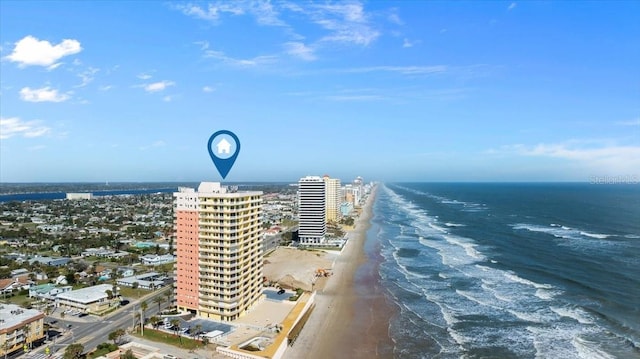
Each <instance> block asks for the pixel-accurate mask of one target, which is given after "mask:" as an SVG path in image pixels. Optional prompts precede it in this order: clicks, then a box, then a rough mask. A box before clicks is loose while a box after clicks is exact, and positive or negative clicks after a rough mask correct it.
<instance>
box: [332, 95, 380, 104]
mask: <svg viewBox="0 0 640 359" xmlns="http://www.w3.org/2000/svg"><path fill="white" fill-rule="evenodd" d="M383 99H384V97H382V96H379V95H334V96H327V100H332V101H341V102H348V101H357V102H362V101H380V100H383Z"/></svg>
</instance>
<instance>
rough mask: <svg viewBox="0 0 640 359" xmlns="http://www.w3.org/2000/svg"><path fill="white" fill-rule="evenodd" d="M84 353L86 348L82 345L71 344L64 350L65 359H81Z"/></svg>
mask: <svg viewBox="0 0 640 359" xmlns="http://www.w3.org/2000/svg"><path fill="white" fill-rule="evenodd" d="M82 352H84V346H83V345H82V344H80V343H73V344H69V346H67V348H66V349H65V350H64V356H63V358H64V359H80V358H82Z"/></svg>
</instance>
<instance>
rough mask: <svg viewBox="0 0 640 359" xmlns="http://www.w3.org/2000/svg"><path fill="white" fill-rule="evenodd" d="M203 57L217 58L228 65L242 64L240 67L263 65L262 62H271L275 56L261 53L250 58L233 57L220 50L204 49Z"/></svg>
mask: <svg viewBox="0 0 640 359" xmlns="http://www.w3.org/2000/svg"><path fill="white" fill-rule="evenodd" d="M204 57H205V58H212V59H217V60H220V61H222V62H224V63H226V64H229V65H234V66H242V67H248V66H258V65H264V64H267V63H271V62H273V61H274V60H275V58H276V57H275V56H270V55H263V56H256V57H254V58H252V59H235V58H233V57H229V56H227V55H225V53H224V52H222V51H216V50H207V51H205V52H204Z"/></svg>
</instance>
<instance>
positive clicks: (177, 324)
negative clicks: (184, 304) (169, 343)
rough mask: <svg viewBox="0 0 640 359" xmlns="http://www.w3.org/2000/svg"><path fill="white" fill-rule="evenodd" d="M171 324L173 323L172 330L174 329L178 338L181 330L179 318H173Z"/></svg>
mask: <svg viewBox="0 0 640 359" xmlns="http://www.w3.org/2000/svg"><path fill="white" fill-rule="evenodd" d="M169 323H171V328H173V332H174V334H175V335H176V336H177V335H178V331H179V330H180V321H179V320H178V319H177V318H173V319H171V321H170V322H169Z"/></svg>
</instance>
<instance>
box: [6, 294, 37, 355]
mask: <svg viewBox="0 0 640 359" xmlns="http://www.w3.org/2000/svg"><path fill="white" fill-rule="evenodd" d="M43 337H44V313H42V312H40V311H38V310H35V309H24V308H22V307H20V306H18V305H15V304H0V343H2V344H1V345H0V356H2V357H5V356H6V355H7V354H8V353H13V352H14V351H17V350H22V349H23V347H24V346H27V348H29V347H31V345H32V343H33V342H34V341H37V340H40V339H42V338H43Z"/></svg>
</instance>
